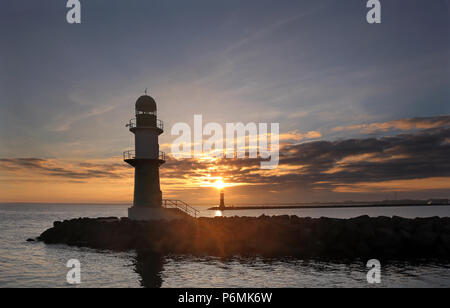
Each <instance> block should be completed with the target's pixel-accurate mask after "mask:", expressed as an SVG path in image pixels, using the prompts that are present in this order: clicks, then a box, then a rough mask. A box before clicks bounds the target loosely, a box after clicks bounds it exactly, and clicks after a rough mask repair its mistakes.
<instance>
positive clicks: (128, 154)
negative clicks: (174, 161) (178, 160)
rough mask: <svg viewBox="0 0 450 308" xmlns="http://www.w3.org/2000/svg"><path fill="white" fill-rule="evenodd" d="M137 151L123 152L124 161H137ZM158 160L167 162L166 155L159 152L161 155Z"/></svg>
mask: <svg viewBox="0 0 450 308" xmlns="http://www.w3.org/2000/svg"><path fill="white" fill-rule="evenodd" d="M136 158H137V157H136V151H135V150H130V151H125V152H123V159H124V160H130V159H136ZM158 159H160V160H164V161H165V160H166V153H164V152H162V151H159V155H158Z"/></svg>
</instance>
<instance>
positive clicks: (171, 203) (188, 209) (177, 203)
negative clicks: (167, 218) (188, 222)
mask: <svg viewBox="0 0 450 308" xmlns="http://www.w3.org/2000/svg"><path fill="white" fill-rule="evenodd" d="M162 206H163V207H164V208H166V209H170V208H172V209H174V208H175V209H179V210H181V211H183V212H185V213H186V214H188V215H190V216H192V217H194V218H197V217H198V216H199V214H200V211H198V210H196V209H194V208H193V207H192V206H190V205H189V204H187V203H186V202H184V201H181V200H163V202H162Z"/></svg>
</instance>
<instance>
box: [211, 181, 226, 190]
mask: <svg viewBox="0 0 450 308" xmlns="http://www.w3.org/2000/svg"><path fill="white" fill-rule="evenodd" d="M214 187H215V188H217V189H220V190H222V189H224V188H225V183H224V181H222V180H217V181H216V182H215V183H214Z"/></svg>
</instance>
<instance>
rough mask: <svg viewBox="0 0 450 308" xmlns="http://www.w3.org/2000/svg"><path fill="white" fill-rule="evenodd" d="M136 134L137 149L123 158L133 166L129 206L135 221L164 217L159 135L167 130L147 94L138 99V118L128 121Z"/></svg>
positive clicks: (131, 129) (126, 153)
mask: <svg viewBox="0 0 450 308" xmlns="http://www.w3.org/2000/svg"><path fill="white" fill-rule="evenodd" d="M127 127H128V128H129V130H130V132H132V133H133V134H134V140H135V150H133V151H127V152H125V153H124V160H125V162H127V163H128V164H130V165H131V166H133V167H134V201H133V206H132V207H131V208H130V209H128V217H129V218H130V219H132V220H154V219H161V218H165V216H166V215H165V211H164V209H163V207H162V192H161V188H160V180H159V167H160V166H161V165H162V164H164V163H165V160H166V159H165V154H164V153H163V152H160V151H159V143H158V137H159V135H161V134H162V133H163V132H164V126H163V122H162V121H161V120H159V119H158V116H157V108H156V102H155V100H154V99H153V98H152V97H151V96H149V95H147V94H145V95H143V96H141V97H139V98H138V100H137V101H136V118H134V119H132V120H130V122H129V123H128V124H127Z"/></svg>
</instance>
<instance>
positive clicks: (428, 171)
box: [0, 127, 450, 202]
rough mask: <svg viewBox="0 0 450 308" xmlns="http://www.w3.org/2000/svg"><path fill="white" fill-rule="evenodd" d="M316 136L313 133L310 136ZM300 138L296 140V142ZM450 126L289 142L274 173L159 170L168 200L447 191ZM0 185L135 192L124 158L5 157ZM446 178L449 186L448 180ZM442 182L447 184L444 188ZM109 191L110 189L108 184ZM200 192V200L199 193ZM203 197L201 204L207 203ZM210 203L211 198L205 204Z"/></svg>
mask: <svg viewBox="0 0 450 308" xmlns="http://www.w3.org/2000/svg"><path fill="white" fill-rule="evenodd" d="M312 135H314V134H313V133H311V136H310V137H312ZM293 139H295V138H293ZM449 139H450V127H439V128H430V129H424V130H421V131H417V132H412V133H408V134H399V135H396V136H390V137H381V138H360V139H357V138H353V139H344V140H337V141H325V140H321V141H313V142H305V143H301V144H295V143H294V142H293V143H284V144H283V145H282V146H281V151H280V164H279V167H278V168H277V169H276V170H261V169H260V160H259V159H249V158H246V159H221V158H210V159H208V158H207V157H206V158H204V159H185V160H175V159H173V158H171V157H170V156H169V157H168V159H167V163H166V164H165V165H164V166H163V167H162V168H161V169H160V172H161V183H162V186H163V190H164V192H165V194H166V195H170V196H176V195H177V194H179V195H183V199H185V198H194V199H195V200H200V199H202V198H203V199H204V198H205V196H204V195H201V193H200V191H199V189H200V188H202V187H211V186H212V183H214V182H215V181H216V180H217V179H218V178H223V179H224V181H225V182H226V183H229V184H231V186H232V187H234V188H233V189H235V191H239V192H240V193H241V194H243V195H242V196H240V198H242V200H243V199H244V198H245V197H246V196H245V193H247V194H249V193H250V194H253V193H254V191H255V190H258V191H260V193H261V194H262V195H264V194H265V192H267V191H269V190H270V191H277V192H278V193H280V194H281V193H283V192H285V191H290V194H291V195H290V196H289V199H292V198H293V196H294V197H295V196H298V194H299V192H300V191H304V190H309V191H314V190H316V191H321V192H325V191H327V192H330V193H333V192H334V193H351V192H353V193H361V192H381V191H384V190H388V191H420V190H422V191H423V190H430V189H441V190H442V189H444V190H445V189H448V188H449V187H448V185H447V184H445V183H449V182H450V161H449V159H448V158H449V157H450V144H449V143H448V140H449ZM0 170H1V171H3V172H2V175H1V176H0V180H5V179H6V180H8V179H11V180H15V181H20V180H23V181H25V180H26V181H29V180H30V179H31V180H32V179H34V180H35V181H40V180H41V179H43V178H46V179H47V180H48V179H50V180H51V179H54V180H58V181H59V179H64V180H65V181H67V182H69V181H78V182H81V183H83V182H84V183H87V182H89V181H93V180H96V181H100V182H103V181H112V182H116V183H123V185H124V186H127V187H131V186H132V181H133V169H132V168H131V167H129V166H128V165H126V164H125V163H124V162H122V161H121V159H120V158H112V159H108V160H93V161H78V162H68V161H63V160H54V159H42V158H5V159H0ZM445 181H446V182H445ZM443 183H444V184H443ZM103 186H105V185H103ZM196 194H199V195H196ZM203 199H202V200H203ZM205 202H206V201H205Z"/></svg>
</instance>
